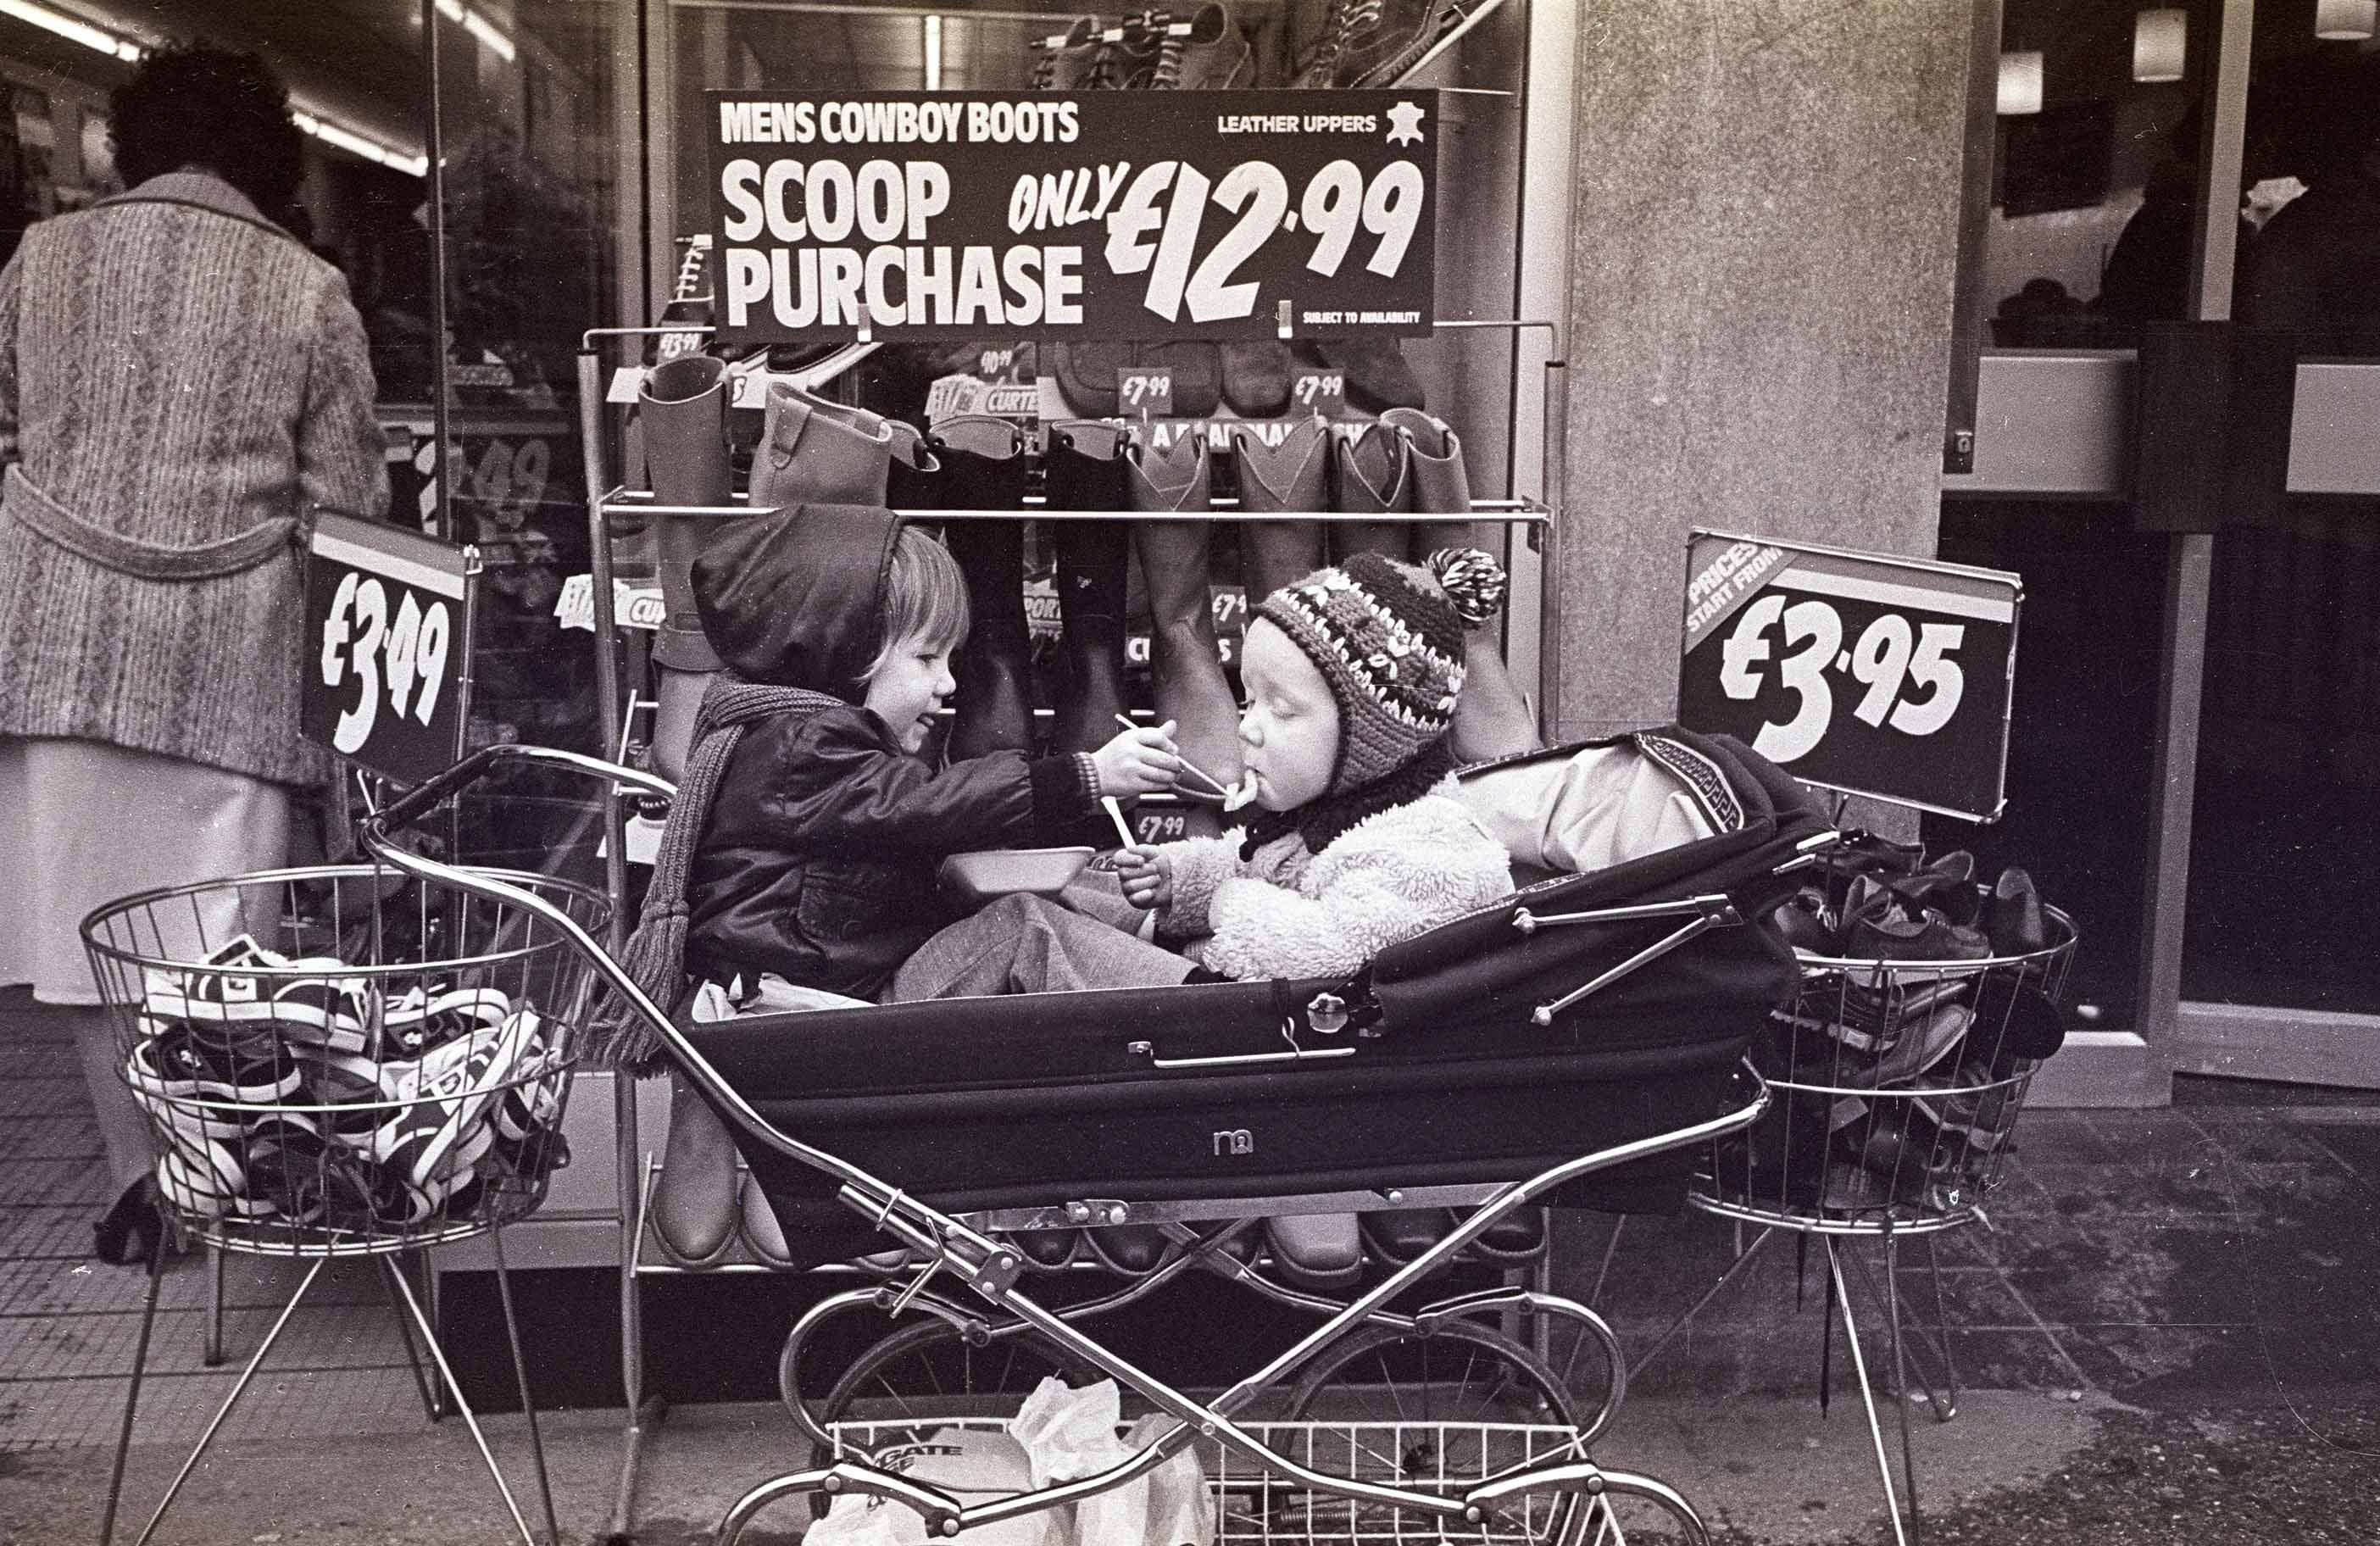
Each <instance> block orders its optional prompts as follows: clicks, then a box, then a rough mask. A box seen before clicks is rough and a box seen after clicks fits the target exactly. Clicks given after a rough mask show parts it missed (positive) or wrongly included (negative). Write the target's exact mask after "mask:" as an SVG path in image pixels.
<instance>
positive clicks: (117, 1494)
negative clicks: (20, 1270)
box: [99, 1240, 165, 1546]
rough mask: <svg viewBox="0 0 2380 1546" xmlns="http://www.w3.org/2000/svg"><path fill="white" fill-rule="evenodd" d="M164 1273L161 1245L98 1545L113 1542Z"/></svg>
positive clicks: (152, 1266)
mask: <svg viewBox="0 0 2380 1546" xmlns="http://www.w3.org/2000/svg"><path fill="white" fill-rule="evenodd" d="M164 1272H165V1248H164V1241H162V1240H161V1241H159V1242H158V1243H157V1246H156V1248H155V1249H153V1250H152V1251H151V1252H150V1253H149V1293H148V1296H147V1297H145V1298H144V1299H143V1300H142V1301H141V1304H140V1342H139V1344H138V1345H136V1346H135V1347H134V1349H133V1354H132V1388H131V1389H129V1390H128V1391H126V1392H125V1393H124V1430H123V1431H122V1432H121V1433H119V1434H117V1435H116V1439H115V1466H114V1467H112V1468H110V1470H109V1471H108V1473H107V1510H106V1512H105V1513H104V1514H103V1515H102V1516H100V1521H99V1546H109V1542H111V1541H113V1540H115V1504H116V1503H117V1501H118V1500H119V1499H121V1498H122V1497H123V1495H124V1460H125V1456H126V1455H129V1454H130V1453H131V1450H132V1414H133V1413H134V1412H135V1411H136V1410H137V1409H139V1407H140V1376H141V1374H142V1373H143V1372H144V1371H145V1370H146V1369H148V1367H149V1332H150V1329H151V1328H152V1326H154V1325H155V1324H156V1323H157V1284H158V1280H159V1279H161V1278H162V1277H164Z"/></svg>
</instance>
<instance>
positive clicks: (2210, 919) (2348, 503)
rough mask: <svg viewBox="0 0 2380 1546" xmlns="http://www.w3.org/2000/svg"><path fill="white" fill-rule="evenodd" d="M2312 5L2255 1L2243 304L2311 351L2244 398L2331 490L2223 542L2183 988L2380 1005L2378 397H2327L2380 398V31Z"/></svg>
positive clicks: (2298, 478)
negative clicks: (2376, 928) (2276, 388)
mask: <svg viewBox="0 0 2380 1546" xmlns="http://www.w3.org/2000/svg"><path fill="white" fill-rule="evenodd" d="M2366 9H2367V11H2368V7H2367V8H2366ZM2359 19H2361V20H2362V25H2363V26H2364V27H2366V28H2368V27H2369V18H2368V15H2367V16H2365V17H2363V18H2359ZM2350 30H2351V29H2350ZM2247 121H2248V134H2247V145H2246V151H2245V161H2246V165H2245V168H2244V172H2243V177H2245V179H2246V181H2247V183H2248V185H2249V189H2250V195H2251V202H2252V204H2253V205H2255V206H2257V208H2256V216H2255V225H2256V229H2255V230H2254V231H2253V234H2252V235H2250V236H2248V237H2246V238H2244V240H2243V242H2242V246H2241V251H2240V263H2239V287H2238V291H2237V307H2236V310H2237V314H2238V316H2239V318H2240V322H2241V323H2242V324H2243V326H2245V327H2247V328H2248V329H2250V330H2251V331H2252V333H2253V334H2255V335H2262V336H2264V337H2266V338H2268V339H2274V338H2277V340H2278V342H2279V343H2280V345H2281V347H2286V348H2287V349H2289V351H2290V352H2291V353H2292V354H2294V356H2295V359H2296V361H2297V367H2298V369H2297V371H2296V372H2295V376H2296V380H2295V383H2294V388H2295V389H2294V391H2292V392H2289V400H2287V401H2282V400H2276V401H2273V402H2269V403H2254V402H2251V403H2236V404H2234V405H2233V408H2232V414H2233V419H2234V421H2235V424H2236V423H2239V422H2240V421H2241V420H2244V419H2245V418H2246V417H2247V416H2249V415H2255V414H2274V413H2278V414H2283V415H2286V416H2288V417H2289V429H2290V442H2291V444H2292V448H2293V450H2292V470H2293V474H2294V477H2293V481H2294V482H2295V483H2296V484H2297V485H2298V486H2299V487H2301V488H2303V487H2306V486H2308V485H2309V484H2311V485H2313V486H2318V487H2323V488H2325V489H2327V490H2329V491H2331V492H2326V493H2296V494H2293V495H2291V496H2290V497H2289V498H2288V499H2286V500H2284V501H2281V502H2279V503H2278V504H2277V505H2276V506H2275V507H2274V508H2272V509H2269V510H2265V511H2260V512H2257V513H2256V514H2257V517H2258V518H2256V519H2255V520H2253V522H2251V523H2247V524H2241V525H2237V526H2233V527H2230V528H2228V529H2226V530H2224V531H2223V532H2221V533H2220V534H2219V535H2218V536H2217V537H2216V543H2215V568H2214V578H2213V586H2212V594H2211V596H2210V599H2209V608H2208V619H2207V638H2206V686H2205V695H2204V701H2203V705H2202V709H2201V721H2200V730H2199V762H2198V785H2197V804H2196V810H2195V820H2194V822H2193V827H2192V850H2191V888H2190V899H2189V910H2188V914H2187V919H2188V925H2187V927H2188V935H2187V939H2188V949H2187V952H2186V955H2185V957H2184V964H2183V973H2182V992H2183V996H2184V997H2186V998H2191V999H2197V1000H2206V1001H2216V1002H2231V1003H2247V1004H2266V1005H2275V1006H2281V1007H2289V1008H2304V1009H2317V1010H2331V1011H2339V1012H2350V1013H2359V1014H2373V1013H2380V958H2375V956H2374V953H2373V951H2372V949H2371V945H2370V941H2371V933H2372V925H2371V919H2372V915H2373V909H2374V907H2375V906H2380V840H2375V838H2374V835H2373V834H2374V822H2373V821H2372V814H2371V813H2372V810H2373V805H2374V800H2375V798H2380V479H2375V478H2374V477H2372V475H2371V474H2372V468H2371V464H2370V458H2369V456H2362V457H2360V458H2359V457H2358V456H2357V455H2356V454H2355V452H2354V449H2353V445H2354V439H2353V437H2354V436H2355V435H2356V434H2357V433H2358V432H2359V430H2360V427H2361V426H2362V425H2365V424H2368V423H2369V421H2370V418H2369V411H2368V410H2362V411H2359V410H2355V409H2353V408H2349V409H2348V410H2346V411H2340V410H2338V408H2335V407H2332V406H2328V405H2330V404H2332V403H2334V402H2336V401H2346V402H2349V403H2350V404H2351V403H2352V402H2354V401H2357V400H2361V401H2363V402H2366V403H2375V402H2380V43H2375V42H2374V40H2373V39H2371V38H2368V37H2363V38H2358V37H2352V36H2348V37H2338V38H2320V37H2317V36H2316V35H2315V31H2314V27H2313V7H2312V6H2303V5H2289V4H2272V5H2265V4H2260V5H2259V6H2257V8H2256V26H2255V31H2254V36H2253V72H2252V74H2251V77H2250V84H2249V95H2248V112H2247ZM2282 382H2283V384H2284V386H2287V385H2288V384H2289V378H2288V377H2287V376H2286V375H2285V376H2284V377H2283V378H2282ZM2326 389H2327V390H2330V391H2331V392H2332V393H2333V396H2332V397H2329V398H2325V397H2321V396H2316V395H2310V394H2320V393H2322V392H2323V391H2325V390H2326ZM2359 391H2360V392H2363V393H2365V394H2366V395H2365V396H2363V397H2362V398H2361V399H2357V398H2356V397H2355V394H2356V393H2358V392H2359ZM2341 392H2343V393H2344V394H2345V395H2346V396H2344V398H2340V397H2338V396H2337V394H2338V393H2341ZM2359 468H2360V469H2362V480H2361V486H2357V483H2358V480H2357V477H2356V473H2357V469H2359ZM2317 469H2319V470H2320V475H2319V476H2316V475H2315V473H2316V470H2317Z"/></svg>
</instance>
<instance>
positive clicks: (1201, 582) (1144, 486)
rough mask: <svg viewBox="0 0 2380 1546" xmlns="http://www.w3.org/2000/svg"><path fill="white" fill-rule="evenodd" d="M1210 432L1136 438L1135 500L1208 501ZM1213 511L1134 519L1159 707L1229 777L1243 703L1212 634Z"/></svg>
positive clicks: (1128, 471)
mask: <svg viewBox="0 0 2380 1546" xmlns="http://www.w3.org/2000/svg"><path fill="white" fill-rule="evenodd" d="M1207 464H1208V456H1207V437H1206V436H1205V435H1203V434H1199V433H1195V432H1194V433H1189V434H1184V435H1179V436H1177V437H1175V439H1174V440H1173V442H1172V444H1170V445H1168V446H1167V447H1166V448H1164V449H1163V450H1160V449H1158V448H1157V447H1156V446H1155V445H1154V444H1150V443H1148V442H1147V441H1135V444H1134V445H1133V448H1132V451H1131V454H1130V455H1129V456H1128V457H1127V458H1126V463H1125V469H1124V478H1125V488H1126V492H1127V493H1128V495H1129V497H1130V499H1131V502H1132V507H1133V508H1134V509H1135V510H1144V511H1172V510H1193V509H1205V508H1206V507H1207V493H1208V465H1207ZM1214 532H1215V525H1214V522H1212V521H1203V520H1201V521H1185V520H1144V521H1135V522H1134V523H1133V542H1134V544H1135V546H1136V547H1137V548H1138V549H1139V552H1140V572H1141V578H1142V580H1143V582H1144V583H1145V585H1146V587H1147V597H1148V620H1149V676H1150V680H1151V684H1152V688H1153V691H1154V695H1155V698H1156V700H1157V717H1158V719H1159V720H1160V722H1162V721H1165V720H1169V719H1170V720H1172V722H1173V739H1174V742H1175V744H1176V745H1178V746H1179V747H1181V749H1182V755H1183V756H1184V757H1186V758H1188V759H1189V760H1190V761H1192V762H1194V763H1196V765H1197V767H1198V769H1199V771H1200V772H1202V773H1207V774H1208V775H1210V776H1212V777H1214V778H1217V779H1220V781H1222V783H1223V784H1225V785H1234V784H1237V783H1238V782H1239V778H1240V736H1239V718H1240V711H1239V704H1238V702H1237V700H1235V699H1234V698H1233V693H1232V685H1231V683H1230V682H1229V681H1227V680H1226V679H1225V678H1224V676H1223V663H1222V656H1221V653H1220V651H1219V650H1218V648H1217V646H1216V640H1215V603H1214V598H1213V592H1212V590H1211V588H1210V587H1211V581H1210V578H1209V575H1208V552H1209V548H1210V546H1211V544H1212V542H1213V540H1214Z"/></svg>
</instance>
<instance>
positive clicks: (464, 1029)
mask: <svg viewBox="0 0 2380 1546" xmlns="http://www.w3.org/2000/svg"><path fill="white" fill-rule="evenodd" d="M512 1007H513V1005H512V1000H510V999H508V998H506V997H505V996H504V994H503V993H501V992H497V991H496V990H495V989H493V988H458V989H450V990H444V991H442V992H423V991H422V990H421V989H419V988H415V989H412V990H410V991H409V992H407V993H406V994H405V995H404V996H403V997H401V998H399V999H397V1000H396V1001H395V1002H394V1003H392V1004H389V1005H388V1007H387V1009H386V1010H385V1011H383V1015H382V1019H381V1034H382V1036H383V1038H384V1039H385V1040H386V1041H387V1042H388V1044H389V1052H390V1054H391V1055H392V1056H395V1057H407V1058H410V1057H419V1056H421V1055H422V1054H424V1053H429V1052H431V1051H434V1050H435V1049H437V1048H439V1047H443V1046H444V1045H446V1044H447V1043H448V1042H450V1041H461V1040H463V1039H465V1038H467V1037H468V1036H471V1035H472V1034H474V1033H475V1032H477V1031H479V1030H481V1029H485V1028H488V1027H491V1026H500V1025H502V1024H504V1016H506V1015H509V1014H511V1013H512Z"/></svg>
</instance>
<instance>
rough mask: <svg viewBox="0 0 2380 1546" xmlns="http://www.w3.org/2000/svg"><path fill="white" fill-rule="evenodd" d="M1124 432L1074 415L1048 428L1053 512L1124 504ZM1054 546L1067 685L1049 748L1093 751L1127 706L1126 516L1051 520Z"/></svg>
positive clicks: (1044, 463)
mask: <svg viewBox="0 0 2380 1546" xmlns="http://www.w3.org/2000/svg"><path fill="white" fill-rule="evenodd" d="M1123 448H1124V433H1123V429H1122V427H1121V426H1119V425H1115V424H1107V423H1101V422H1099V421H1098V420H1067V421H1064V422H1062V423H1057V424H1053V425H1051V426H1050V444H1049V449H1048V450H1046V451H1045V452H1044V453H1043V454H1042V457H1041V470H1042V478H1043V485H1044V491H1045V492H1046V493H1047V494H1048V495H1049V502H1050V509H1052V510H1122V509H1123V508H1124V507H1125V504H1124V467H1125V460H1124V456H1123ZM1051 526H1052V529H1053V530H1054V532H1055V536H1056V544H1057V549H1058V624H1059V627H1060V628H1061V629H1062V630H1063V636H1062V644H1063V648H1064V651H1065V656H1066V668H1067V673H1066V674H1067V678H1068V680H1067V688H1066V695H1065V698H1064V700H1062V702H1061V703H1060V704H1059V707H1058V718H1057V723H1056V724H1055V725H1053V726H1052V727H1051V731H1050V751H1051V752H1052V753H1057V752H1062V751H1097V750H1098V749H1099V748H1100V747H1102V746H1105V745H1106V744H1107V743H1108V741H1109V739H1110V738H1111V736H1114V734H1115V722H1116V718H1117V716H1118V715H1120V714H1122V713H1123V712H1124V710H1125V709H1126V708H1127V707H1128V706H1129V704H1130V700H1129V699H1128V698H1127V697H1126V696H1125V694H1124V690H1123V642H1124V627H1123V620H1124V587H1125V584H1126V576H1127V574H1128V572H1129V568H1130V565H1131V554H1132V526H1131V523H1130V522H1128V521H1104V520H1102V521H1084V520H1063V521H1054V522H1052V523H1051Z"/></svg>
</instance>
